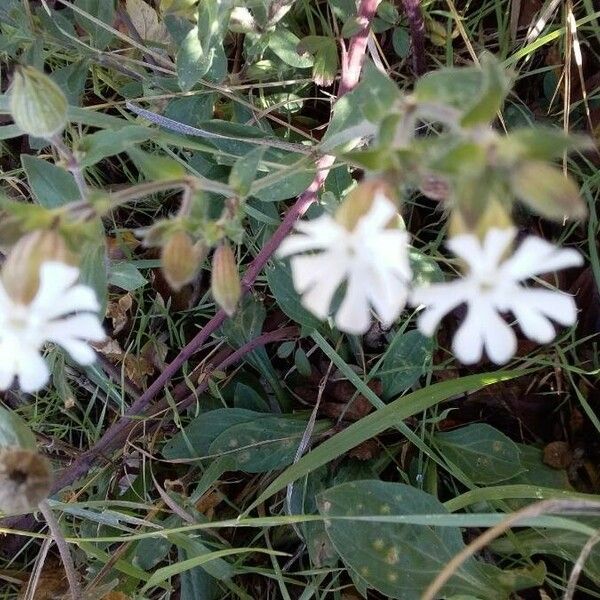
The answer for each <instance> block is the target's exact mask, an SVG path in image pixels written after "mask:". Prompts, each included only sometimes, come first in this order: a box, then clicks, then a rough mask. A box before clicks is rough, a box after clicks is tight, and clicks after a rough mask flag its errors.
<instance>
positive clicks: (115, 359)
mask: <svg viewBox="0 0 600 600" xmlns="http://www.w3.org/2000/svg"><path fill="white" fill-rule="evenodd" d="M94 347H95V348H96V350H97V351H98V352H99V353H100V354H103V355H104V356H106V358H108V360H109V361H110V362H111V363H113V364H115V365H118V364H122V365H123V366H124V368H125V374H126V375H127V377H128V378H129V379H130V380H131V381H133V383H135V384H136V385H137V386H138V387H141V388H144V386H145V384H146V378H147V376H148V375H152V374H153V373H154V365H153V364H152V363H151V362H150V361H149V360H148V359H147V358H145V357H144V356H142V355H140V356H136V355H135V354H127V353H125V352H124V351H123V349H122V348H121V344H119V342H118V341H117V340H112V339H108V340H107V341H106V342H103V343H101V344H94Z"/></svg>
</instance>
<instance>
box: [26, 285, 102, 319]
mask: <svg viewBox="0 0 600 600" xmlns="http://www.w3.org/2000/svg"><path fill="white" fill-rule="evenodd" d="M32 310H33V309H32ZM99 310H100V303H99V302H98V299H97V298H96V292H94V290H93V289H92V288H91V287H89V286H87V285H74V286H73V287H72V288H70V289H68V290H67V291H66V292H64V294H63V295H62V297H61V299H60V301H59V302H56V303H55V304H53V305H50V306H44V307H38V311H39V312H40V313H42V314H43V316H44V317H45V318H46V319H48V320H50V319H55V318H56V317H62V316H64V315H68V314H70V313H73V312H79V311H90V312H94V313H95V312H97V311H99Z"/></svg>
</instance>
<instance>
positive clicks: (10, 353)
mask: <svg viewBox="0 0 600 600" xmlns="http://www.w3.org/2000/svg"><path fill="white" fill-rule="evenodd" d="M16 374H17V365H16V363H15V348H14V346H13V345H12V344H7V343H5V342H2V343H0V390H5V389H7V388H8V387H10V385H11V383H12V382H13V381H14V380H15V377H16Z"/></svg>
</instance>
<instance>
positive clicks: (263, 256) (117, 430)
mask: <svg viewBox="0 0 600 600" xmlns="http://www.w3.org/2000/svg"><path fill="white" fill-rule="evenodd" d="M379 1H380V0H361V2H360V5H359V8H358V15H359V19H361V21H362V22H363V28H362V29H361V30H360V31H359V32H358V33H357V34H356V35H355V36H354V37H353V38H352V40H351V41H350V45H349V49H348V52H347V55H346V56H345V60H344V64H343V65H342V76H341V81H340V89H339V95H340V96H341V95H343V94H345V93H347V92H349V91H350V90H352V89H353V88H354V87H355V86H356V84H357V83H358V80H359V77H360V71H361V66H362V62H363V59H364V55H365V51H366V48H367V40H368V36H369V29H370V23H371V21H372V19H373V17H374V16H375V11H376V9H377V5H378V4H379ZM334 162H335V157H333V156H331V155H324V156H322V157H321V158H319V159H318V160H317V164H316V167H317V174H316V176H315V178H314V180H313V182H312V183H311V184H310V186H309V187H308V188H307V189H306V190H305V191H304V193H302V194H301V195H300V196H299V197H298V199H297V200H296V202H295V203H294V204H293V205H292V207H291V208H290V209H289V210H288V212H287V213H286V214H285V217H284V218H283V221H282V222H281V224H280V225H279V227H278V228H277V230H276V231H275V233H274V234H273V236H272V237H271V238H270V239H269V240H268V241H267V242H266V244H265V245H264V246H263V247H262V248H261V250H260V252H259V253H258V254H257V255H256V257H255V258H254V260H253V261H252V262H251V263H250V265H249V266H248V269H247V270H246V272H245V274H244V277H243V278H242V289H243V292H244V293H247V292H248V291H249V290H250V289H251V287H252V286H253V284H254V282H255V280H256V278H257V277H258V275H259V274H260V273H261V271H262V270H263V268H264V267H265V265H266V264H267V262H268V261H269V260H270V259H271V258H272V256H273V255H274V254H275V251H276V250H277V248H278V247H279V245H280V244H281V242H282V241H283V239H284V238H285V237H286V236H287V235H288V234H289V233H290V231H291V230H292V229H293V227H294V224H295V223H296V221H297V220H298V219H299V218H300V217H302V215H303V214H304V213H305V212H306V210H307V209H308V208H309V206H310V205H311V204H313V203H314V202H316V200H317V198H318V193H319V190H320V188H321V186H322V185H323V182H324V181H325V179H326V178H327V175H328V174H329V170H330V169H331V167H332V166H333V163H334ZM226 319H227V315H226V313H225V312H224V311H223V310H219V311H218V312H217V313H216V314H215V315H214V317H212V318H211V319H210V321H208V323H206V325H204V327H203V328H202V329H201V330H200V331H199V332H198V333H197V334H196V335H195V336H194V337H193V338H192V339H191V340H190V341H189V342H188V343H187V344H186V346H185V347H184V348H183V349H182V350H181V352H180V353H179V354H178V355H177V356H176V357H175V358H174V359H173V361H172V362H171V363H169V365H167V367H166V368H165V370H164V371H163V372H162V373H161V374H160V375H159V376H158V377H157V378H156V380H155V381H154V382H153V383H152V384H151V385H150V386H149V387H148V389H147V390H146V391H145V392H144V393H143V394H142V395H141V396H140V397H139V398H138V399H137V400H136V401H135V402H134V403H133V404H132V405H131V407H130V408H129V410H127V411H126V412H125V414H124V415H123V416H122V417H121V418H120V419H119V420H118V421H117V422H115V423H113V425H111V426H110V427H109V428H108V429H107V431H106V432H105V433H104V435H103V436H102V438H101V439H100V440H99V441H98V442H97V443H96V445H95V446H93V447H92V448H91V449H90V450H88V452H86V453H84V454H82V455H81V456H80V457H79V458H77V459H76V460H75V461H74V462H73V463H72V464H71V466H70V467H68V468H67V469H66V470H65V471H64V472H63V474H62V475H61V476H60V477H59V478H58V479H57V481H56V482H55V486H54V489H55V491H56V490H59V489H61V488H63V487H66V486H68V485H70V484H72V483H73V482H74V481H76V480H77V479H79V478H80V477H81V476H82V475H84V474H85V473H87V471H88V470H89V469H90V467H91V466H92V465H93V464H94V462H95V461H96V460H97V458H98V457H99V456H102V455H105V454H107V453H109V452H110V451H112V450H114V449H115V448H116V447H118V445H119V444H120V443H121V442H122V440H123V439H124V438H125V436H126V435H127V433H128V432H129V431H130V429H131V427H132V426H133V425H135V423H136V422H137V421H138V419H139V416H140V415H141V414H142V413H143V412H144V411H145V410H146V409H147V408H148V406H149V405H150V403H151V402H152V401H153V400H154V399H155V398H156V396H158V395H159V394H160V393H161V392H162V391H163V390H164V388H165V386H166V385H167V383H168V382H169V381H170V380H171V379H172V378H173V377H174V376H175V375H176V374H177V373H178V371H179V370H180V369H181V367H182V366H183V365H184V364H185V363H186V362H187V361H188V360H189V359H190V358H191V357H192V356H193V355H194V354H196V352H198V351H199V350H200V349H201V348H202V346H203V345H204V344H205V343H206V342H207V341H208V340H209V338H210V337H211V336H212V335H213V333H215V331H217V329H219V327H220V326H221V325H222V324H223V323H224V322H225V320H226Z"/></svg>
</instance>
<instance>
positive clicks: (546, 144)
mask: <svg viewBox="0 0 600 600" xmlns="http://www.w3.org/2000/svg"><path fill="white" fill-rule="evenodd" d="M499 144H500V146H499V153H500V155H501V156H502V158H503V159H504V160H506V161H507V162H509V163H515V162H518V161H520V160H522V159H525V158H528V159H533V160H553V159H556V158H562V157H563V156H564V154H566V153H569V152H573V151H574V150H579V151H583V150H591V149H592V148H594V147H595V145H594V142H593V140H592V139H591V138H589V137H587V136H584V135H577V134H573V133H565V132H564V131H563V130H562V129H558V128H551V127H523V128H519V129H513V130H512V131H511V132H510V133H509V134H508V135H507V136H506V137H503V138H500V140H499Z"/></svg>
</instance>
